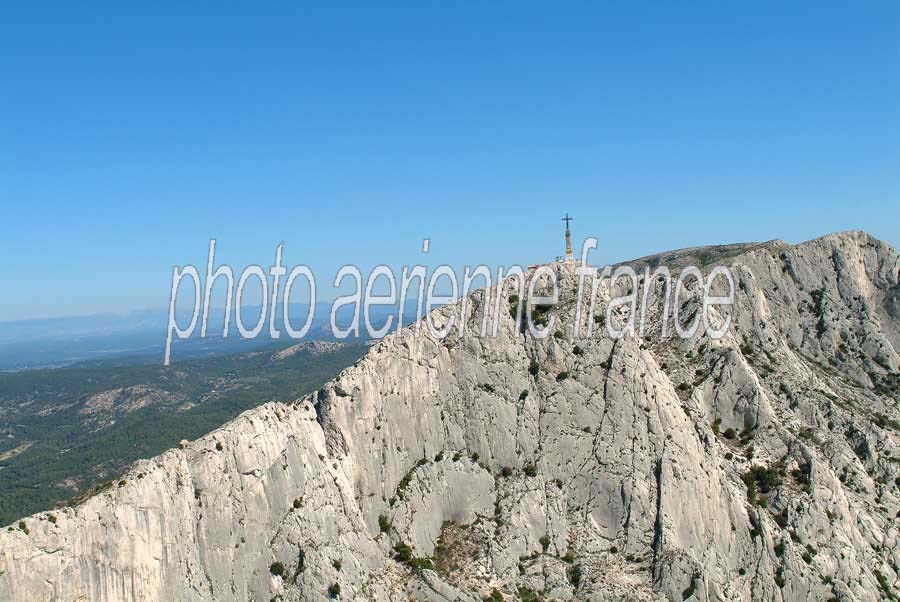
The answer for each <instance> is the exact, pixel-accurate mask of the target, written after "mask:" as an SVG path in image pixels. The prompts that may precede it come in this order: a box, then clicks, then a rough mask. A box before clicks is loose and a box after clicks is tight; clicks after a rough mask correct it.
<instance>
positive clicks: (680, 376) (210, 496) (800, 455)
mask: <svg viewBox="0 0 900 602" xmlns="http://www.w3.org/2000/svg"><path fill="white" fill-rule="evenodd" d="M723 249H725V250H726V251H725V252H723V253H721V254H718V255H717V254H716V252H715V250H714V248H712V249H703V250H697V249H692V250H690V252H691V256H692V257H702V261H703V263H704V264H705V266H704V271H705V272H706V271H708V268H709V267H711V266H712V265H714V264H715V263H717V262H722V261H724V262H725V263H726V264H727V265H729V266H731V268H732V270H733V273H734V274H735V278H736V282H735V283H736V285H737V286H736V303H735V305H734V307H732V308H731V309H723V308H713V310H712V311H713V313H714V314H715V315H714V322H716V323H719V321H720V320H721V319H724V317H725V316H726V315H728V316H730V318H731V320H732V326H731V329H730V331H729V333H728V334H727V335H726V336H725V337H723V338H721V339H716V340H714V339H710V338H708V337H707V336H705V335H704V334H703V333H702V332H698V334H697V335H696V336H695V337H692V338H690V339H687V340H682V339H679V338H677V337H674V336H673V333H672V332H669V333H668V335H667V336H665V337H663V336H661V334H660V329H661V324H662V321H663V317H664V316H666V317H667V319H668V320H669V321H670V322H669V323H670V326H669V331H671V330H672V328H671V320H672V319H673V317H672V315H671V314H672V312H673V311H674V310H675V309H678V310H679V314H680V315H681V316H682V318H683V319H684V320H687V318H688V317H690V316H691V315H692V314H693V313H694V312H696V311H697V309H698V308H699V303H700V301H699V287H698V286H697V285H696V282H694V284H692V285H690V286H689V287H688V289H689V290H688V294H687V295H684V296H683V297H682V300H681V303H680V305H679V307H677V308H676V307H675V306H674V304H673V303H670V304H669V307H668V311H664V307H665V303H664V302H665V300H666V299H669V300H671V295H669V296H668V297H667V296H666V295H665V294H664V290H663V289H662V287H661V285H660V284H659V283H658V282H657V281H656V279H654V278H650V283H651V284H650V286H649V287H648V291H649V293H648V295H647V303H646V304H641V303H639V308H640V307H646V311H647V315H648V328H647V330H646V331H645V332H644V335H643V337H640V336H627V337H625V338H622V339H618V340H613V339H611V338H610V337H609V336H608V335H607V334H606V333H602V332H598V330H601V326H600V323H601V322H603V321H604V319H603V318H595V317H594V315H592V314H591V313H590V312H587V311H584V310H582V315H581V316H580V330H581V335H582V336H581V338H578V339H574V338H573V336H572V334H573V333H572V327H573V325H574V324H575V311H576V309H575V307H576V304H575V299H576V295H577V294H578V279H577V277H576V275H575V274H574V273H573V269H572V266H570V265H565V264H555V265H553V266H552V269H553V270H554V273H555V274H556V277H557V279H558V282H559V286H560V302H559V303H558V304H557V305H556V306H555V307H554V308H553V309H552V310H551V311H550V312H549V313H548V316H549V317H550V318H551V319H552V321H553V324H554V325H555V326H554V328H556V329H558V334H555V335H554V336H549V337H547V338H543V339H539V338H535V337H534V336H532V335H531V334H530V333H529V334H523V333H521V332H520V330H518V329H517V328H516V325H515V322H514V320H513V319H512V317H511V316H510V301H509V295H510V294H514V292H515V285H516V283H515V282H513V281H508V282H506V283H505V284H504V285H503V286H501V287H500V292H501V300H500V303H499V305H495V304H494V303H493V300H491V302H488V303H485V295H486V292H485V291H479V292H476V293H473V295H472V296H471V298H470V299H469V303H467V310H466V311H467V314H466V319H467V328H468V331H467V334H465V335H464V336H462V337H460V336H458V333H457V331H456V330H454V331H453V332H452V333H451V335H450V336H449V337H447V338H446V339H444V340H437V339H435V338H434V337H432V336H431V335H430V334H428V332H427V329H421V331H420V333H419V334H418V335H417V334H416V333H415V329H414V328H412V329H404V330H402V331H399V332H397V333H395V334H392V335H390V336H388V337H386V338H385V339H384V340H382V341H381V342H379V343H377V344H376V345H374V346H373V347H372V349H371V350H370V352H369V353H368V355H367V356H366V357H365V358H364V359H363V360H361V361H360V362H358V363H357V364H356V365H354V366H352V367H350V368H347V369H346V370H344V371H343V372H342V373H341V374H340V376H339V377H338V378H337V379H335V380H334V381H333V382H331V383H329V384H328V385H326V386H325V387H323V389H322V390H320V391H319V392H318V393H317V394H315V395H312V396H309V397H307V398H304V399H301V400H298V401H297V402H295V403H291V404H276V403H273V404H266V405H264V406H261V407H259V408H257V409H254V410H252V411H249V412H246V413H244V414H243V415H241V416H240V417H239V418H238V419H236V420H234V421H232V422H230V423H228V424H226V425H225V426H223V427H222V428H220V429H218V430H216V431H214V432H213V433H210V434H209V435H208V436H206V437H203V438H201V439H199V440H197V441H194V442H190V443H187V444H185V445H183V446H182V448H181V449H175V450H170V451H168V452H166V453H165V454H163V455H161V456H159V457H157V458H154V459H151V460H146V461H142V462H139V463H137V464H136V465H135V466H133V467H132V468H131V469H130V470H129V471H128V472H127V474H125V475H123V476H122V477H121V479H120V480H119V481H117V482H115V483H113V484H111V485H110V486H109V487H107V488H106V489H102V490H99V491H97V492H96V493H95V494H94V495H93V496H91V497H88V498H87V499H84V500H82V501H81V502H80V503H79V504H78V505H76V506H75V507H71V508H66V509H63V510H58V511H53V512H49V513H41V514H38V515H35V516H32V517H29V518H27V519H25V520H24V521H22V523H21V524H15V525H11V526H10V527H9V528H6V529H3V531H2V532H0V599H2V600H15V601H29V602H30V601H32V600H60V601H66V602H70V601H75V600H103V601H107V600H108V601H113V600H116V601H118V600H128V601H147V600H165V601H170V600H178V601H181V600H185V601H187V600H190V601H214V600H215V601H232V600H234V601H246V600H253V601H257V600H258V601H268V600H273V599H274V600H284V601H299V600H304V601H307V600H326V599H329V597H337V598H340V599H343V600H378V601H382V600H383V601H388V600H421V601H433V602H450V601H454V602H455V601H459V602H462V601H471V602H475V601H478V600H481V599H483V598H484V597H485V596H488V595H490V594H491V593H492V592H496V594H499V595H502V596H503V597H504V598H505V599H506V600H516V599H520V600H526V601H529V600H560V601H567V600H579V601H582V600H586V601H606V600H673V601H678V600H704V601H706V600H709V601H712V600H716V601H725V600H733V601H738V600H740V601H750V600H754V601H755V600H760V601H761V600H776V601H780V600H790V601H794V600H796V601H809V602H812V601H818V600H831V599H834V600H840V601H860V602H862V601H874V600H888V599H895V597H897V596H900V589H898V585H900V581H898V578H900V541H898V535H900V520H898V516H900V410H898V399H900V374H898V365H900V356H898V351H900V258H898V256H897V253H896V251H894V250H893V249H891V248H890V247H889V246H888V245H886V244H884V243H882V242H879V241H877V240H875V239H873V238H872V237H870V236H868V235H867V234H865V233H861V232H849V233H841V234H835V235H830V236H827V237H824V238H821V239H817V240H814V241H810V242H807V243H803V244H800V245H796V246H790V245H787V244H784V243H781V242H777V241H776V242H770V243H763V244H754V245H742V246H735V245H732V246H728V247H723ZM658 263H659V261H656V260H654V259H653V258H644V259H642V260H641V262H640V264H638V265H639V266H640V267H641V269H643V268H644V267H646V266H656V265H657V264H658ZM637 284H638V291H640V294H641V295H642V294H643V290H644V278H640V279H639V281H638V283H637ZM632 286H633V283H631V281H630V279H619V280H618V281H616V282H614V283H612V285H610V284H609V283H608V281H607V282H604V283H603V284H602V285H601V286H600V288H599V291H598V295H599V297H600V298H601V299H602V300H603V301H604V303H601V304H599V305H598V306H597V308H596V310H595V313H597V314H605V312H606V309H607V308H606V303H605V301H607V300H609V299H610V298H612V297H617V296H620V295H622V294H625V293H626V292H627V291H628V288H629V287H632ZM495 290H496V289H495ZM589 293H590V286H587V287H585V290H583V291H582V294H583V295H584V298H585V300H586V301H585V306H587V304H588V303H589V301H588V300H587V299H588V297H589ZM484 307H487V308H488V311H489V314H490V315H491V316H493V315H494V314H495V313H496V315H497V316H498V323H499V334H498V336H497V337H494V338H491V337H479V336H477V334H476V331H477V327H478V326H479V325H480V321H481V318H482V311H483V308H484ZM717 309H718V310H719V311H718V312H717V311H716V310H717ZM454 311H456V312H458V311H459V307H458V306H448V307H444V308H441V309H439V310H437V312H438V314H437V315H438V318H439V319H440V318H443V319H449V316H450V315H451V314H452V313H453V312H454ZM639 311H640V309H639ZM497 312H498V313H497ZM627 313H628V306H627V305H625V306H621V305H620V306H618V307H616V308H614V309H613V310H612V313H611V315H609V316H608V322H609V325H610V326H620V325H622V324H623V323H624V322H625V321H626V320H627V317H628V316H627ZM589 324H592V325H593V326H594V332H593V334H592V335H591V336H590V337H585V332H586V329H587V326H588V325H589ZM559 325H565V327H564V328H561V327H560V326H559ZM701 331H702V327H701ZM406 546H408V547H406ZM338 588H339V593H338ZM329 590H330V591H329ZM498 599H499V598H498Z"/></svg>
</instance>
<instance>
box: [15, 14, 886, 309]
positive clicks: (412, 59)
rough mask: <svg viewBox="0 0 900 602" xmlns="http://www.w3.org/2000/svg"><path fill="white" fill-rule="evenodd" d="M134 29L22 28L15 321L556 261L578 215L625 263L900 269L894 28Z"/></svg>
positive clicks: (571, 22) (382, 18) (485, 18)
mask: <svg viewBox="0 0 900 602" xmlns="http://www.w3.org/2000/svg"><path fill="white" fill-rule="evenodd" d="M125 4H126V3H121V2H116V3H109V4H105V5H103V4H99V3H90V2H89V3H58V4H54V3H38V4H35V3H25V2H18V3H12V4H8V5H7V6H6V7H5V8H4V14H3V17H2V19H0V21H2V23H0V73H2V79H0V210H2V221H0V227H2V236H0V257H2V261H3V268H4V269H3V275H4V282H5V285H4V287H3V294H2V295H0V320H3V319H24V318H32V317H43V316H59V315H71V314H86V313H93V312H104V311H127V310H129V309H136V308H144V307H163V306H165V304H166V303H167V300H168V285H169V279H170V276H171V267H172V266H173V265H175V264H179V265H181V264H185V263H201V264H202V263H203V262H204V261H205V256H206V246H207V242H208V239H209V238H211V237H216V238H218V240H219V251H220V254H219V259H221V260H222V261H228V262H230V263H232V264H233V265H235V266H236V267H242V266H244V265H246V264H249V263H260V264H263V265H265V266H268V265H269V264H270V263H271V261H272V258H273V255H274V248H275V246H276V245H277V244H278V243H279V242H280V241H282V240H283V241H285V263H287V264H288V265H293V264H297V263H307V264H309V265H311V266H312V267H313V268H314V269H315V271H316V274H317V275H318V276H319V279H320V283H321V282H325V281H328V280H329V279H330V278H332V277H333V274H334V273H335V271H336V270H337V268H338V266H339V265H340V264H342V263H344V262H358V263H361V264H362V265H363V266H371V265H373V264H375V263H379V262H384V263H388V264H391V265H397V266H399V265H404V264H411V263H414V262H418V261H421V259H422V255H421V253H420V245H421V239H422V238H425V237H428V238H431V239H432V248H433V251H432V253H431V254H430V256H429V258H428V262H429V263H435V262H438V261H448V262H450V263H452V264H453V265H458V266H462V265H465V264H477V263H488V264H491V265H496V264H500V263H503V264H511V263H520V262H521V263H525V262H535V261H538V260H541V259H549V258H551V257H553V256H554V255H557V254H559V253H560V252H561V251H560V247H561V222H560V221H559V218H560V217H561V215H562V213H563V212H565V211H568V212H569V213H570V214H572V215H574V216H575V219H576V221H575V222H574V224H573V229H574V233H575V235H576V237H577V238H579V239H580V238H581V237H583V236H587V235H593V236H597V237H599V239H600V244H601V248H600V252H599V253H598V254H596V255H595V256H594V258H595V259H596V260H597V261H601V262H602V261H611V260H621V259H627V258H630V257H635V256H639V255H644V254H647V253H651V252H655V251H660V250H665V249H669V248H676V247H684V246H690V245H696V244H709V243H725V242H737V241H745V240H765V239H770V238H783V239H786V240H788V241H791V242H796V241H801V240H805V239H808V238H812V237H815V236H818V235H821V234H825V233H828V232H830V231H835V230H843V229H857V228H861V229H865V230H868V231H870V232H871V233H872V234H874V235H876V236H878V237H879V238H882V239H885V240H887V241H888V242H890V243H891V244H893V245H894V246H895V247H896V246H897V244H898V243H900V215H898V214H900V211H898V206H900V3H897V2H895V1H890V2H881V3H878V2H865V3H860V4H854V3H846V2H840V3H833V2H808V3H784V2H762V3H761V2H753V3H747V2H741V3H738V2H719V1H716V2H703V3H694V2H689V3H683V2H677V3H676V2H665V3H663V2H660V3H642V5H641V7H640V8H637V7H635V6H634V5H635V3H626V2H620V3H588V2H584V3H572V4H568V5H565V6H561V5H552V6H551V5H550V4H546V3H542V4H537V3H533V4H532V3H523V2H496V3H495V2H489V3H488V2H479V3H474V2H472V3H457V2H453V3H451V2H444V3H437V2H403V3H397V2H391V3H365V4H364V3H359V4H356V3H352V4H350V3H340V4H336V3H330V7H329V8H300V7H299V3H293V2H283V3H277V2H276V3H265V4H261V3H252V4H251V3H224V4H223V3H204V4H202V5H201V4H195V5H193V6H192V7H190V8H187V7H186V4H189V3H182V2H179V3H171V4H168V3H141V8H140V10H141V11H142V12H139V13H138V12H123V11H131V10H133V9H130V8H127V7H126V6H125ZM322 4H324V3H322ZM800 4H804V6H800ZM260 6H265V11H264V12H259V10H260V9H259V7H260ZM320 286H321V284H320Z"/></svg>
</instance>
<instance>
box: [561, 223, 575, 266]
mask: <svg viewBox="0 0 900 602" xmlns="http://www.w3.org/2000/svg"><path fill="white" fill-rule="evenodd" d="M562 221H564V222H566V261H574V258H573V257H572V233H571V232H570V231H569V222H571V221H575V220H574V219H573V218H571V217H569V212H568V211H567V212H566V216H565V217H564V218H562Z"/></svg>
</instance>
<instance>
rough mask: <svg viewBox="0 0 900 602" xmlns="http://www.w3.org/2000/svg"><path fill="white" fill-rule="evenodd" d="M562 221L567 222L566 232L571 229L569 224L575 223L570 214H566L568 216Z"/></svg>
mask: <svg viewBox="0 0 900 602" xmlns="http://www.w3.org/2000/svg"><path fill="white" fill-rule="evenodd" d="M562 221H564V222H566V230H568V229H569V222H571V221H575V220H574V218H571V217H569V213H568V212H566V216H565V217H564V218H562Z"/></svg>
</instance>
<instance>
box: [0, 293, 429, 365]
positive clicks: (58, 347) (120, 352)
mask: <svg viewBox="0 0 900 602" xmlns="http://www.w3.org/2000/svg"><path fill="white" fill-rule="evenodd" d="M308 311H309V305H308V304H291V306H290V309H289V314H290V316H291V322H292V323H293V324H294V325H295V327H296V326H297V325H300V324H302V323H303V322H304V321H305V320H306V316H307V315H308ZM397 312H398V305H393V306H392V305H384V306H373V307H372V308H371V315H372V321H373V323H374V324H373V325H374V326H376V327H377V326H380V325H383V324H384V323H385V320H386V319H387V316H389V315H393V316H396V315H397ZM282 313H283V312H282V310H281V307H280V306H279V307H278V309H277V310H276V314H275V316H276V320H275V324H276V327H277V328H278V329H279V330H281V331H282V333H283V330H284V329H283V328H282V324H283V320H282V317H281V316H282ZM352 313H353V308H352V307H349V306H345V307H342V308H340V309H339V311H338V315H337V322H338V325H339V326H341V327H344V326H346V325H347V324H349V322H350V320H351V318H352ZM415 313H416V305H415V301H410V302H408V303H407V304H406V306H405V310H404V318H403V321H404V324H409V323H410V322H411V321H413V320H414V319H415ZM259 315H260V307H259V306H247V307H244V308H243V309H242V311H241V317H242V320H243V323H244V324H245V325H250V324H255V323H256V321H257V320H258V319H259ZM235 319H236V315H235V312H234V311H233V312H232V315H231V320H230V326H229V333H228V337H227V338H224V337H222V332H223V330H224V323H225V312H224V310H223V309H211V310H210V315H209V318H208V330H207V337H206V338H205V339H201V338H200V325H199V323H198V325H197V328H196V330H195V333H194V335H193V336H192V337H191V338H189V339H185V340H176V341H174V342H173V345H172V349H173V351H172V357H173V358H174V359H175V360H184V359H192V358H200V357H210V356H213V355H220V354H225V353H235V352H239V351H249V350H253V349H258V348H260V347H263V346H267V345H270V344H272V343H273V342H275V341H274V340H273V339H271V338H270V337H269V334H268V328H265V329H264V330H263V332H262V333H261V334H260V336H259V337H257V338H256V339H253V340H244V339H241V337H240V335H239V333H238V330H237V326H236V322H235ZM330 320H331V303H325V302H323V303H318V304H316V309H315V314H314V317H313V323H312V327H311V328H310V331H309V333H308V335H307V336H306V337H305V338H306V339H309V340H315V339H325V340H328V339H333V338H334V337H333V336H332V333H331V327H330ZM189 322H190V314H188V313H186V312H179V314H178V323H179V324H180V325H182V326H185V325H187V324H188V323H189ZM395 322H396V319H395ZM167 324H168V311H167V310H165V309H147V310H139V311H133V312H130V313H127V314H96V315H91V316H72V317H62V318H47V319H39V320H20V321H6V322H0V371H16V370H26V369H35V368H52V367H60V366H67V365H71V364H73V363H76V362H83V361H90V360H108V359H116V360H120V361H137V362H145V361H148V359H150V358H153V357H157V356H158V357H159V359H160V361H162V357H163V349H164V346H165V340H166V325H167ZM360 334H361V335H362V334H363V333H360ZM286 341H289V339H287V338H286V335H285V334H282V338H281V339H279V340H278V342H286Z"/></svg>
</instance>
